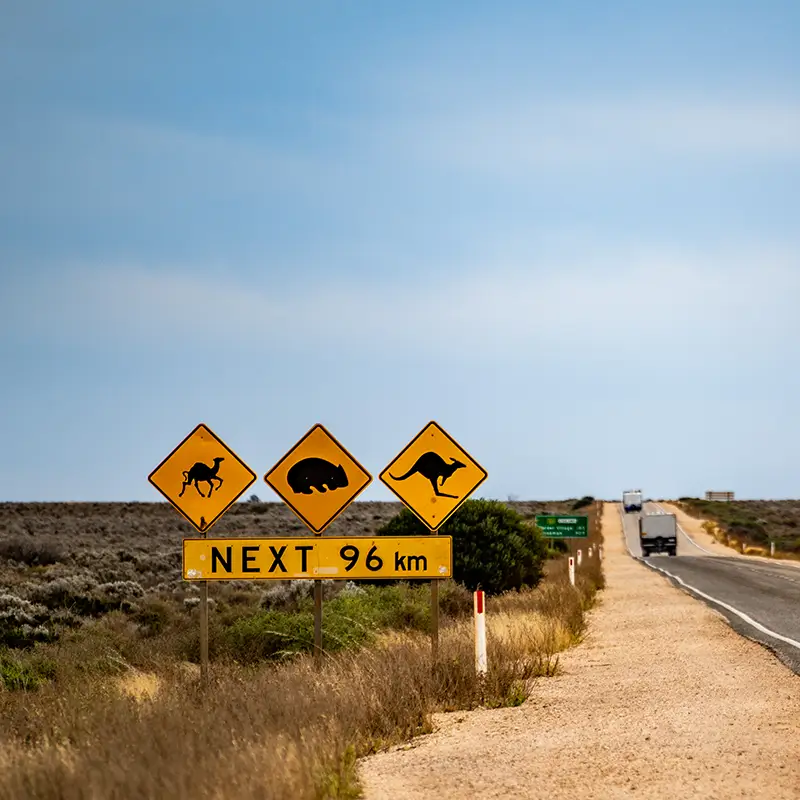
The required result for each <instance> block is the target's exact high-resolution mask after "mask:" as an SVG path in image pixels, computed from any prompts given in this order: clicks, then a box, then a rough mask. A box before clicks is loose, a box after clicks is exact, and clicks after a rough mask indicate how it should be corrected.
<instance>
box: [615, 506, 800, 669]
mask: <svg viewBox="0 0 800 800" xmlns="http://www.w3.org/2000/svg"><path fill="white" fill-rule="evenodd" d="M644 510H645V512H651V513H652V512H654V511H657V510H658V509H657V507H656V506H654V505H651V504H646V505H645V509H644ZM637 518H638V514H622V519H623V529H624V531H625V538H626V540H627V543H628V549H629V550H630V551H631V554H632V555H633V556H634V558H638V559H641V561H642V563H644V564H647V565H648V566H649V567H650V568H651V569H654V570H659V571H660V572H662V573H663V574H665V575H666V576H667V577H668V578H669V579H670V580H671V581H672V582H673V583H674V584H675V585H676V586H679V587H680V588H682V589H684V590H685V591H688V592H689V593H690V594H693V595H695V596H696V597H698V598H699V599H701V600H703V602H705V603H707V604H708V605H709V606H710V607H711V608H713V609H714V610H715V611H717V612H718V613H720V614H722V615H723V616H724V617H725V618H726V619H727V620H728V622H729V623H730V624H731V626H732V627H733V628H734V629H735V630H736V631H738V632H739V633H741V634H742V635H743V636H747V637H748V638H750V639H753V640H755V641H757V642H760V643H761V644H763V645H764V646H765V647H767V648H769V649H770V650H772V651H773V652H774V653H775V655H776V656H777V657H778V658H779V659H780V660H781V661H782V662H783V663H784V664H786V665H787V666H788V667H789V668H790V669H792V670H793V671H794V672H796V673H797V674H798V675H800V569H798V568H797V567H794V566H792V565H788V564H780V563H777V562H776V563H770V562H766V561H757V560H753V561H750V560H748V559H746V558H736V557H732V556H731V557H729V556H718V555H715V554H711V553H708V552H704V551H703V550H701V549H699V548H698V547H696V546H695V545H694V544H693V543H692V540H691V539H690V538H689V536H687V534H686V533H685V532H684V531H683V530H682V529H679V532H678V555H677V556H676V557H674V558H670V557H669V556H666V555H652V556H650V557H649V558H646V559H645V558H642V550H641V547H640V546H639V534H638V528H637ZM704 595H705V596H704ZM726 606H727V607H726ZM737 612H738V613H737ZM779 637H783V640H782V639H781V638H779ZM786 639H788V640H790V641H785V640H786Z"/></svg>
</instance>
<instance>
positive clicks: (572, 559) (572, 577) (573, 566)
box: [569, 556, 575, 586]
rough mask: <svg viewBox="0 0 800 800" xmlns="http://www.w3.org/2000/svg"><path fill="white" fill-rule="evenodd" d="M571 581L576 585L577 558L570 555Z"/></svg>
mask: <svg viewBox="0 0 800 800" xmlns="http://www.w3.org/2000/svg"><path fill="white" fill-rule="evenodd" d="M569 582H570V583H571V584H572V585H573V586H574V585H575V559H574V558H573V557H572V556H570V557H569Z"/></svg>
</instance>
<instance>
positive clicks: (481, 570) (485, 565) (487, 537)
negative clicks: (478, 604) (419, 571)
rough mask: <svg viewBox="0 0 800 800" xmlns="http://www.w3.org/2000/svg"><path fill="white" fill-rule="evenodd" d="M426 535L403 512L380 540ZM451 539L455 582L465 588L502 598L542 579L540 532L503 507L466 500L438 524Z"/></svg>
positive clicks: (543, 548) (543, 553)
mask: <svg viewBox="0 0 800 800" xmlns="http://www.w3.org/2000/svg"><path fill="white" fill-rule="evenodd" d="M427 533H430V531H428V529H427V528H425V527H424V526H423V524H422V523H421V522H420V521H419V519H417V517H416V516H415V515H414V514H412V513H411V512H410V511H408V510H407V509H404V510H403V511H401V512H400V513H399V514H398V515H397V516H396V517H394V518H393V519H392V520H390V521H389V522H388V523H387V524H386V525H384V526H383V527H382V528H381V529H380V530H379V531H378V534H379V535H381V536H422V535H425V534H427ZM441 533H442V534H443V535H446V536H452V537H453V578H454V580H455V581H456V582H457V583H461V584H463V585H464V586H465V587H466V588H467V589H468V590H470V591H475V590H476V589H483V590H484V591H485V592H486V593H487V594H489V595H493V594H500V593H501V592H506V591H509V590H511V589H519V588H521V587H523V586H536V584H538V583H539V581H540V580H541V578H542V569H543V565H544V562H545V559H546V558H547V545H546V543H545V541H544V538H543V537H542V535H541V533H540V531H539V529H538V528H537V527H536V526H535V525H532V524H531V523H529V522H526V521H525V520H524V519H523V517H522V516H521V515H520V514H518V513H517V512H516V511H513V510H512V509H510V508H509V507H508V506H507V505H505V504H504V503H500V502H498V501H495V500H467V501H466V502H465V503H464V504H463V505H462V506H461V507H460V508H459V509H458V510H457V511H456V512H455V514H453V516H452V517H450V519H449V520H447V522H445V524H444V525H443V526H442V528H441Z"/></svg>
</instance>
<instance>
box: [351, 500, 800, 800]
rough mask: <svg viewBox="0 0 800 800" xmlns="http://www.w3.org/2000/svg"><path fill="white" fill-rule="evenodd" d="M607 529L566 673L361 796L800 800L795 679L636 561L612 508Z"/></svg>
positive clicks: (392, 754)
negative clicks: (584, 629)
mask: <svg viewBox="0 0 800 800" xmlns="http://www.w3.org/2000/svg"><path fill="white" fill-rule="evenodd" d="M603 530H604V536H605V539H606V544H605V552H606V554H607V555H606V575H607V582H608V583H607V589H606V591H605V592H603V593H602V601H601V602H600V604H599V605H598V607H597V608H596V609H595V610H593V611H592V612H591V614H590V622H589V624H590V633H589V636H588V638H587V640H586V642H584V644H582V645H581V646H579V647H577V648H575V649H574V650H571V651H568V652H566V653H564V654H562V661H561V663H562V667H563V673H562V674H561V675H560V676H558V677H556V678H550V679H542V680H540V681H539V682H538V683H537V684H536V686H535V687H534V690H533V693H532V696H531V698H530V699H529V700H528V701H527V702H526V703H525V704H523V705H522V706H520V707H519V708H510V709H501V710H497V711H487V710H478V711H474V712H469V713H464V712H461V713H454V714H447V715H439V716H437V719H436V728H437V729H436V731H435V733H433V734H431V735H430V736H426V737H422V738H420V739H417V740H415V741H414V742H412V743H411V744H410V745H405V746H404V747H400V748H395V749H393V750H391V751H388V752H386V753H381V754H378V755H376V756H372V757H370V758H368V759H365V760H364V761H363V762H362V763H361V775H362V778H363V782H364V786H365V796H366V797H367V798H370V799H371V800H383V799H384V798H387V799H388V798H392V800H404V799H405V798H408V799H409V800H410V799H411V798H428V797H432V796H435V797H437V800H444V799H446V798H454V799H455V798H465V797H473V796H479V795H480V796H481V797H482V798H510V797H514V798H534V797H552V798H575V797H581V798H584V797H586V798H590V797H603V798H605V797H623V796H628V795H629V794H631V793H635V794H636V795H637V796H640V797H653V798H656V797H659V798H661V797H666V796H678V797H688V796H693V797H694V796H697V797H719V798H737V797H742V798H744V797H748V798H762V797H763V798H785V797H793V796H797V790H798V787H800V765H799V764H798V756H799V755H800V749H799V747H798V742H799V741H800V727H798V720H800V700H799V699H798V698H799V697H800V678H798V677H797V676H796V675H794V674H792V673H791V672H790V671H789V670H788V669H786V668H785V667H783V666H782V665H781V664H780V663H779V662H777V661H776V660H775V659H774V658H773V657H772V656H771V655H770V654H769V653H767V652H766V651H764V650H763V649H762V648H761V647H760V646H759V645H757V644H755V643H753V642H750V641H748V640H745V639H743V638H741V637H740V636H738V635H737V634H736V633H735V632H734V631H732V630H731V629H730V628H729V627H728V625H727V624H726V623H725V622H724V620H723V619H722V618H721V617H719V616H718V615H717V614H716V613H714V612H713V611H711V610H709V609H708V608H707V607H705V606H704V605H703V604H701V603H699V602H698V601H696V600H694V599H693V598H691V597H690V596H688V595H686V594H685V593H683V592H681V591H680V590H678V589H676V588H674V587H673V586H672V585H671V584H670V583H669V582H668V581H667V579H666V578H664V577H662V576H660V575H658V574H656V573H654V572H652V571H651V570H649V569H648V568H647V567H645V566H644V565H642V564H640V563H638V562H636V561H635V560H633V559H631V558H630V557H629V556H628V555H627V552H626V551H625V548H624V545H623V541H622V531H621V527H620V520H619V514H618V512H617V510H616V508H615V507H614V506H613V505H612V504H607V505H606V506H605V508H604V516H603ZM489 624H491V619H489Z"/></svg>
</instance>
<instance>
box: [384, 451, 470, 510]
mask: <svg viewBox="0 0 800 800" xmlns="http://www.w3.org/2000/svg"><path fill="white" fill-rule="evenodd" d="M465 466H466V464H462V463H461V462H460V461H458V460H457V459H455V458H451V459H450V463H449V464H448V463H447V462H446V461H445V460H444V459H443V458H442V457H441V456H440V455H439V454H438V453H434V452H433V451H431V450H429V451H428V452H427V453H423V454H422V455H421V456H420V457H419V458H418V459H417V460H416V461H415V462H414V466H413V467H411V469H410V470H409V471H408V472H406V474H405V475H400V476H399V477H395V476H394V475H392V474H391V472H390V473H389V477H390V478H391V479H392V480H393V481H404V480H406V479H407V478H410V477H411V476H412V475H422V477H423V478H427V479H428V480H429V481H430V482H431V486H433V493H434V494H435V495H436V496H437V497H451V498H453V499H454V500H457V499H458V496H457V495H454V494H445V493H444V492H440V491H439V480H440V479H441V481H442V486H444V482H445V481H446V480H447V479H448V478H449V477H450V476H451V475H452V474H453V473H454V472H455V471H456V470H457V469H462V468H463V467H465Z"/></svg>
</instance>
